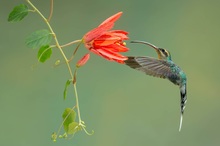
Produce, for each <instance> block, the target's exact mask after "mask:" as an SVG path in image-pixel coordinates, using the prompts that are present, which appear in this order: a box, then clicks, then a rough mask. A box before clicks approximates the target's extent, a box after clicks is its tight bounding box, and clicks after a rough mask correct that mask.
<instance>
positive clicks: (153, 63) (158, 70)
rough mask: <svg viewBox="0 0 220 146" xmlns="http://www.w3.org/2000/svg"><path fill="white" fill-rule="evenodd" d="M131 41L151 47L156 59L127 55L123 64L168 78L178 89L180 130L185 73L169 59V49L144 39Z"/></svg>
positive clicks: (184, 97)
mask: <svg viewBox="0 0 220 146" xmlns="http://www.w3.org/2000/svg"><path fill="white" fill-rule="evenodd" d="M131 43H141V44H145V45H148V46H150V47H152V48H153V49H154V50H155V51H156V52H157V55H158V59H156V58H152V57H148V56H140V57H134V56H128V59H127V60H125V61H124V62H125V64H126V65H128V66H129V67H131V68H133V69H136V70H139V71H142V72H144V73H146V74H147V75H150V76H154V77H159V78H164V79H168V80H169V81H171V82H172V83H174V84H175V85H178V86H179V89H180V125H179V131H181V127H182V121H183V113H184V109H185V105H186V101H187V96H186V95H187V94H186V74H185V73H184V72H183V70H181V69H180V67H179V66H177V65H176V64H175V63H174V62H173V61H172V59H171V54H170V52H169V51H167V50H165V49H163V48H158V47H156V46H155V45H153V44H151V43H148V42H145V41H131Z"/></svg>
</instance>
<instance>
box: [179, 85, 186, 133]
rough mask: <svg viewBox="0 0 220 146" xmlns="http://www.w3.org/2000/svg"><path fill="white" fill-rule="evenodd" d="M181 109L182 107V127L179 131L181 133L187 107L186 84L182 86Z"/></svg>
mask: <svg viewBox="0 0 220 146" xmlns="http://www.w3.org/2000/svg"><path fill="white" fill-rule="evenodd" d="M180 96H181V98H180V107H181V115H180V127H179V131H181V128H182V122H183V113H184V109H185V106H186V101H187V96H186V84H184V85H182V86H180Z"/></svg>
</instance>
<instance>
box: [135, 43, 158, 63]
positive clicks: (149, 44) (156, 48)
mask: <svg viewBox="0 0 220 146" xmlns="http://www.w3.org/2000/svg"><path fill="white" fill-rule="evenodd" d="M131 43H140V44H145V45H148V46H150V47H152V48H154V50H156V52H157V55H158V58H159V59H161V53H160V50H159V48H158V47H156V46H155V45H153V44H151V43H148V42H145V41H131Z"/></svg>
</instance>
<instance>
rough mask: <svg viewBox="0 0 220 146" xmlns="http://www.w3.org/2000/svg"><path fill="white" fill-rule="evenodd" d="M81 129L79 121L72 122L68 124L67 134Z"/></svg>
mask: <svg viewBox="0 0 220 146" xmlns="http://www.w3.org/2000/svg"><path fill="white" fill-rule="evenodd" d="M80 129H81V127H80V126H79V123H77V122H72V123H70V124H69V126H68V131H67V134H74V133H76V132H77V131H79V130H80Z"/></svg>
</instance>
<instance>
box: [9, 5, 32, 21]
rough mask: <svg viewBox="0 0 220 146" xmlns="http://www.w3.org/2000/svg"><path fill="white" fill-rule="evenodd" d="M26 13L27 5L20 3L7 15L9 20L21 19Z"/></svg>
mask: <svg viewBox="0 0 220 146" xmlns="http://www.w3.org/2000/svg"><path fill="white" fill-rule="evenodd" d="M27 14H28V7H27V6H26V5H25V4H20V5H18V6H16V7H14V9H13V10H12V11H11V13H10V14H9V16H8V21H9V22H18V21H21V20H22V19H23V18H24V17H25V16H27Z"/></svg>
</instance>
